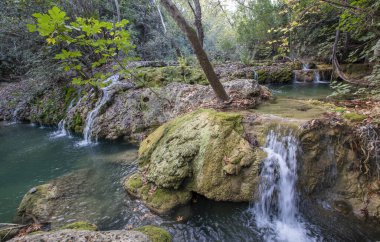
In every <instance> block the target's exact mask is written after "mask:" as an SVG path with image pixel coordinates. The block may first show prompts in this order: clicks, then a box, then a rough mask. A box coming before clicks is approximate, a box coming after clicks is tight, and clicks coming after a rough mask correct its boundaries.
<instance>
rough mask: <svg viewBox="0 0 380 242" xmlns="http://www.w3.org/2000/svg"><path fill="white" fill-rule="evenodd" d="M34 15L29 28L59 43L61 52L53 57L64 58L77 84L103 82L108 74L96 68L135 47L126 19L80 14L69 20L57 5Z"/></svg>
mask: <svg viewBox="0 0 380 242" xmlns="http://www.w3.org/2000/svg"><path fill="white" fill-rule="evenodd" d="M33 17H34V18H35V20H36V24H28V25H27V26H28V29H29V31H30V32H38V33H39V35H40V36H42V37H44V38H45V39H46V42H47V44H48V45H53V46H54V45H57V46H59V47H60V49H61V52H60V53H58V54H56V55H55V57H54V59H56V60H59V61H60V62H61V65H62V67H63V69H64V70H65V71H67V72H71V73H74V76H75V77H74V78H73V79H72V81H73V83H74V84H86V83H90V84H92V85H102V84H103V83H102V82H101V81H102V80H104V79H105V78H106V76H105V75H104V74H102V72H100V71H95V68H97V67H100V66H102V65H104V64H106V63H109V62H110V61H112V60H116V59H117V55H118V54H119V53H120V52H121V53H123V54H124V57H126V56H127V55H128V53H129V51H130V50H131V49H132V48H133V45H132V44H131V42H130V35H129V33H128V31H127V30H125V29H124V28H125V26H126V25H127V24H128V21H127V20H122V21H120V22H115V23H111V22H107V21H99V20H97V19H94V18H88V19H87V18H81V17H77V18H76V20H75V21H74V22H70V23H68V20H69V19H70V18H69V17H67V16H66V12H64V11H61V10H60V9H59V8H58V7H56V6H54V7H53V8H52V9H50V10H48V13H47V14H41V13H35V14H33ZM124 60H126V59H124Z"/></svg>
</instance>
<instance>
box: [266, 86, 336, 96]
mask: <svg viewBox="0 0 380 242" xmlns="http://www.w3.org/2000/svg"><path fill="white" fill-rule="evenodd" d="M268 87H269V88H270V89H271V90H272V91H273V94H274V95H275V96H277V97H280V98H295V99H324V98H326V97H327V96H329V95H330V94H332V92H333V91H332V89H331V88H330V84H329V83H292V84H287V85H269V86H268Z"/></svg>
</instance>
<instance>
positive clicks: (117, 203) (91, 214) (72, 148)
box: [0, 124, 380, 242]
mask: <svg viewBox="0 0 380 242" xmlns="http://www.w3.org/2000/svg"><path fill="white" fill-rule="evenodd" d="M52 132H53V130H52V129H49V128H44V129H42V128H39V127H33V126H31V125H29V124H15V125H4V124H2V125H0V138H1V142H0V167H1V169H0V184H1V186H0V223H2V222H11V221H12V219H13V217H14V215H15V213H16V208H17V206H18V204H19V202H20V200H21V199H22V197H23V195H24V194H25V193H26V192H27V191H28V190H29V189H30V188H32V187H34V186H36V185H40V184H43V183H46V182H48V181H49V180H51V179H54V178H57V177H61V178H59V179H64V178H62V175H64V176H63V177H69V178H70V179H68V181H67V183H68V184H69V185H70V184H74V185H75V186H73V191H76V192H74V193H73V195H72V196H71V198H70V199H71V200H70V201H65V203H68V204H69V205H70V206H68V207H67V209H66V211H65V213H63V214H62V215H61V216H59V217H57V218H54V220H56V221H62V223H66V222H72V221H76V220H79V219H89V220H90V221H94V222H95V223H96V224H97V225H98V227H99V229H101V230H112V229H130V228H136V227H139V226H142V225H148V224H150V225H158V226H162V227H164V228H166V229H167V230H168V231H170V233H171V234H172V235H173V236H174V241H181V242H182V241H207V242H208V241H226V242H234V241H264V240H265V238H267V236H266V233H263V230H262V227H258V226H257V221H256V219H257V217H255V212H254V209H252V208H253V207H254V205H255V204H251V205H250V204H247V203H227V202H213V201H209V200H207V199H205V198H203V197H201V196H196V197H195V198H194V199H193V201H192V203H191V204H190V205H189V206H185V207H182V208H180V209H178V210H177V211H174V212H173V213H172V214H170V215H166V216H158V215H156V214H153V213H151V212H150V211H149V209H147V208H146V207H145V206H144V205H143V204H142V203H141V202H140V201H138V200H135V199H133V198H131V197H129V196H128V195H127V194H126V192H125V191H124V189H123V187H122V181H123V178H124V177H126V176H128V175H129V174H131V173H133V172H135V171H136V169H137V165H136V155H137V150H136V147H134V146H131V145H128V144H122V143H107V142H100V143H99V144H97V145H92V146H85V147H77V146H76V144H77V143H78V141H80V139H81V138H80V137H72V138H69V137H67V136H65V137H59V138H51V135H52ZM72 177H74V178H75V179H72ZM81 179H82V180H81ZM78 184H79V185H78ZM310 206H315V204H313V203H311V204H306V205H304V206H302V207H301V210H300V216H302V217H303V218H305V221H304V224H305V229H306V230H307V231H308V236H309V238H311V239H316V240H318V238H324V239H323V241H376V239H378V238H380V236H379V233H377V232H376V229H373V228H370V227H367V226H365V224H362V223H360V222H357V221H355V222H353V221H354V220H350V219H348V218H344V219H342V218H340V217H337V216H335V215H334V214H333V213H332V212H331V211H327V212H326V211H325V213H324V214H323V213H321V212H320V210H317V209H315V210H313V209H310V208H313V207H310ZM177 220H180V221H177ZM329 221H335V222H332V223H331V222H329ZM339 221H340V222H339Z"/></svg>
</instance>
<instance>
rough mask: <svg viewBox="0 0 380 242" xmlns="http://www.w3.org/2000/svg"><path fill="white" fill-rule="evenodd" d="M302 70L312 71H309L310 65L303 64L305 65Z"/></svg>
mask: <svg viewBox="0 0 380 242" xmlns="http://www.w3.org/2000/svg"><path fill="white" fill-rule="evenodd" d="M302 70H303V71H307V70H310V69H309V64H308V63H303V64H302Z"/></svg>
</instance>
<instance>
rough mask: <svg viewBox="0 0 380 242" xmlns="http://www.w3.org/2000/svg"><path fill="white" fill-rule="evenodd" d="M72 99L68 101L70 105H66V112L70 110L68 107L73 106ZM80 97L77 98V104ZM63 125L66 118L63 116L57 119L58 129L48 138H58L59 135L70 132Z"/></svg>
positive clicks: (62, 135) (65, 134) (63, 135)
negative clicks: (59, 119)
mask: <svg viewBox="0 0 380 242" xmlns="http://www.w3.org/2000/svg"><path fill="white" fill-rule="evenodd" d="M74 100H75V98H74V99H73V100H71V102H70V105H69V106H68V107H67V110H66V113H67V112H68V111H70V109H72V108H73V106H74ZM80 100H81V99H79V100H78V102H77V104H78V103H79V102H80ZM65 125H66V118H63V119H62V120H61V121H59V123H58V130H57V131H54V132H53V133H52V134H51V135H50V138H53V139H55V138H60V137H65V136H67V135H69V134H70V133H69V132H68V131H67V130H66V128H65Z"/></svg>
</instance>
